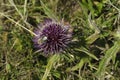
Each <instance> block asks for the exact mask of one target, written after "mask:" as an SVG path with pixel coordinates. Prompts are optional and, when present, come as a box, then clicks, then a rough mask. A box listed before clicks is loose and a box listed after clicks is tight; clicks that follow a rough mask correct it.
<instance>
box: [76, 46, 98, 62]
mask: <svg viewBox="0 0 120 80" xmlns="http://www.w3.org/2000/svg"><path fill="white" fill-rule="evenodd" d="M75 50H77V51H81V52H84V53H86V54H87V55H88V56H90V57H91V58H93V59H95V60H98V58H97V57H96V56H95V55H93V54H92V53H91V52H89V51H88V50H87V49H86V48H85V47H81V48H80V49H75Z"/></svg>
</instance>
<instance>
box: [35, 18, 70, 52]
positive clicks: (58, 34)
mask: <svg viewBox="0 0 120 80" xmlns="http://www.w3.org/2000/svg"><path fill="white" fill-rule="evenodd" d="M34 33H35V34H36V35H37V36H34V38H33V42H34V46H35V48H37V49H38V50H39V51H42V52H44V53H46V54H49V53H52V54H54V53H59V52H62V51H64V50H65V48H66V47H67V46H68V44H69V43H70V41H71V37H72V29H70V25H68V24H67V25H65V24H63V23H62V22H61V23H58V22H56V21H53V20H52V19H45V20H44V21H43V23H42V24H39V25H38V28H36V29H35V30H34Z"/></svg>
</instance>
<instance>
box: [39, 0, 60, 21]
mask: <svg viewBox="0 0 120 80" xmlns="http://www.w3.org/2000/svg"><path fill="white" fill-rule="evenodd" d="M40 2H41V5H42V7H43V10H44V12H45V14H46V15H47V16H48V17H49V18H51V19H55V20H58V19H57V17H56V16H55V14H54V12H53V11H52V10H50V9H49V8H48V7H47V6H46V5H45V4H44V3H43V2H42V0H40Z"/></svg>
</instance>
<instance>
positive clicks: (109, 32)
mask: <svg viewBox="0 0 120 80" xmlns="http://www.w3.org/2000/svg"><path fill="white" fill-rule="evenodd" d="M44 18H52V19H55V20H58V21H60V20H62V19H64V21H65V22H69V23H70V25H72V27H73V28H74V31H73V39H72V43H71V44H70V46H69V48H68V50H67V51H66V52H64V53H62V54H54V55H51V56H48V57H44V56H42V55H41V53H36V51H35V49H34V47H33V42H32V37H33V36H34V35H33V34H34V33H33V32H32V31H33V29H34V28H35V27H37V24H38V23H40V22H42V21H43V19H44ZM0 80H120V0H0Z"/></svg>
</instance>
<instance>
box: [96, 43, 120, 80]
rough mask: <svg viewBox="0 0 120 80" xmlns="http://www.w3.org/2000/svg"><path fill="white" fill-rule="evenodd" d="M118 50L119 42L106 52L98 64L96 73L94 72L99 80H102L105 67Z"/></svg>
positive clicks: (119, 48)
mask: <svg viewBox="0 0 120 80" xmlns="http://www.w3.org/2000/svg"><path fill="white" fill-rule="evenodd" d="M119 50H120V41H116V42H115V44H114V46H113V47H111V48H110V49H109V50H107V51H106V53H105V56H104V57H103V59H102V61H101V62H100V64H99V68H98V71H97V72H96V75H97V77H98V78H99V79H103V77H104V74H105V69H106V67H107V65H108V64H109V62H110V60H111V59H112V57H113V55H115V54H117V52H118V51H119Z"/></svg>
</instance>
